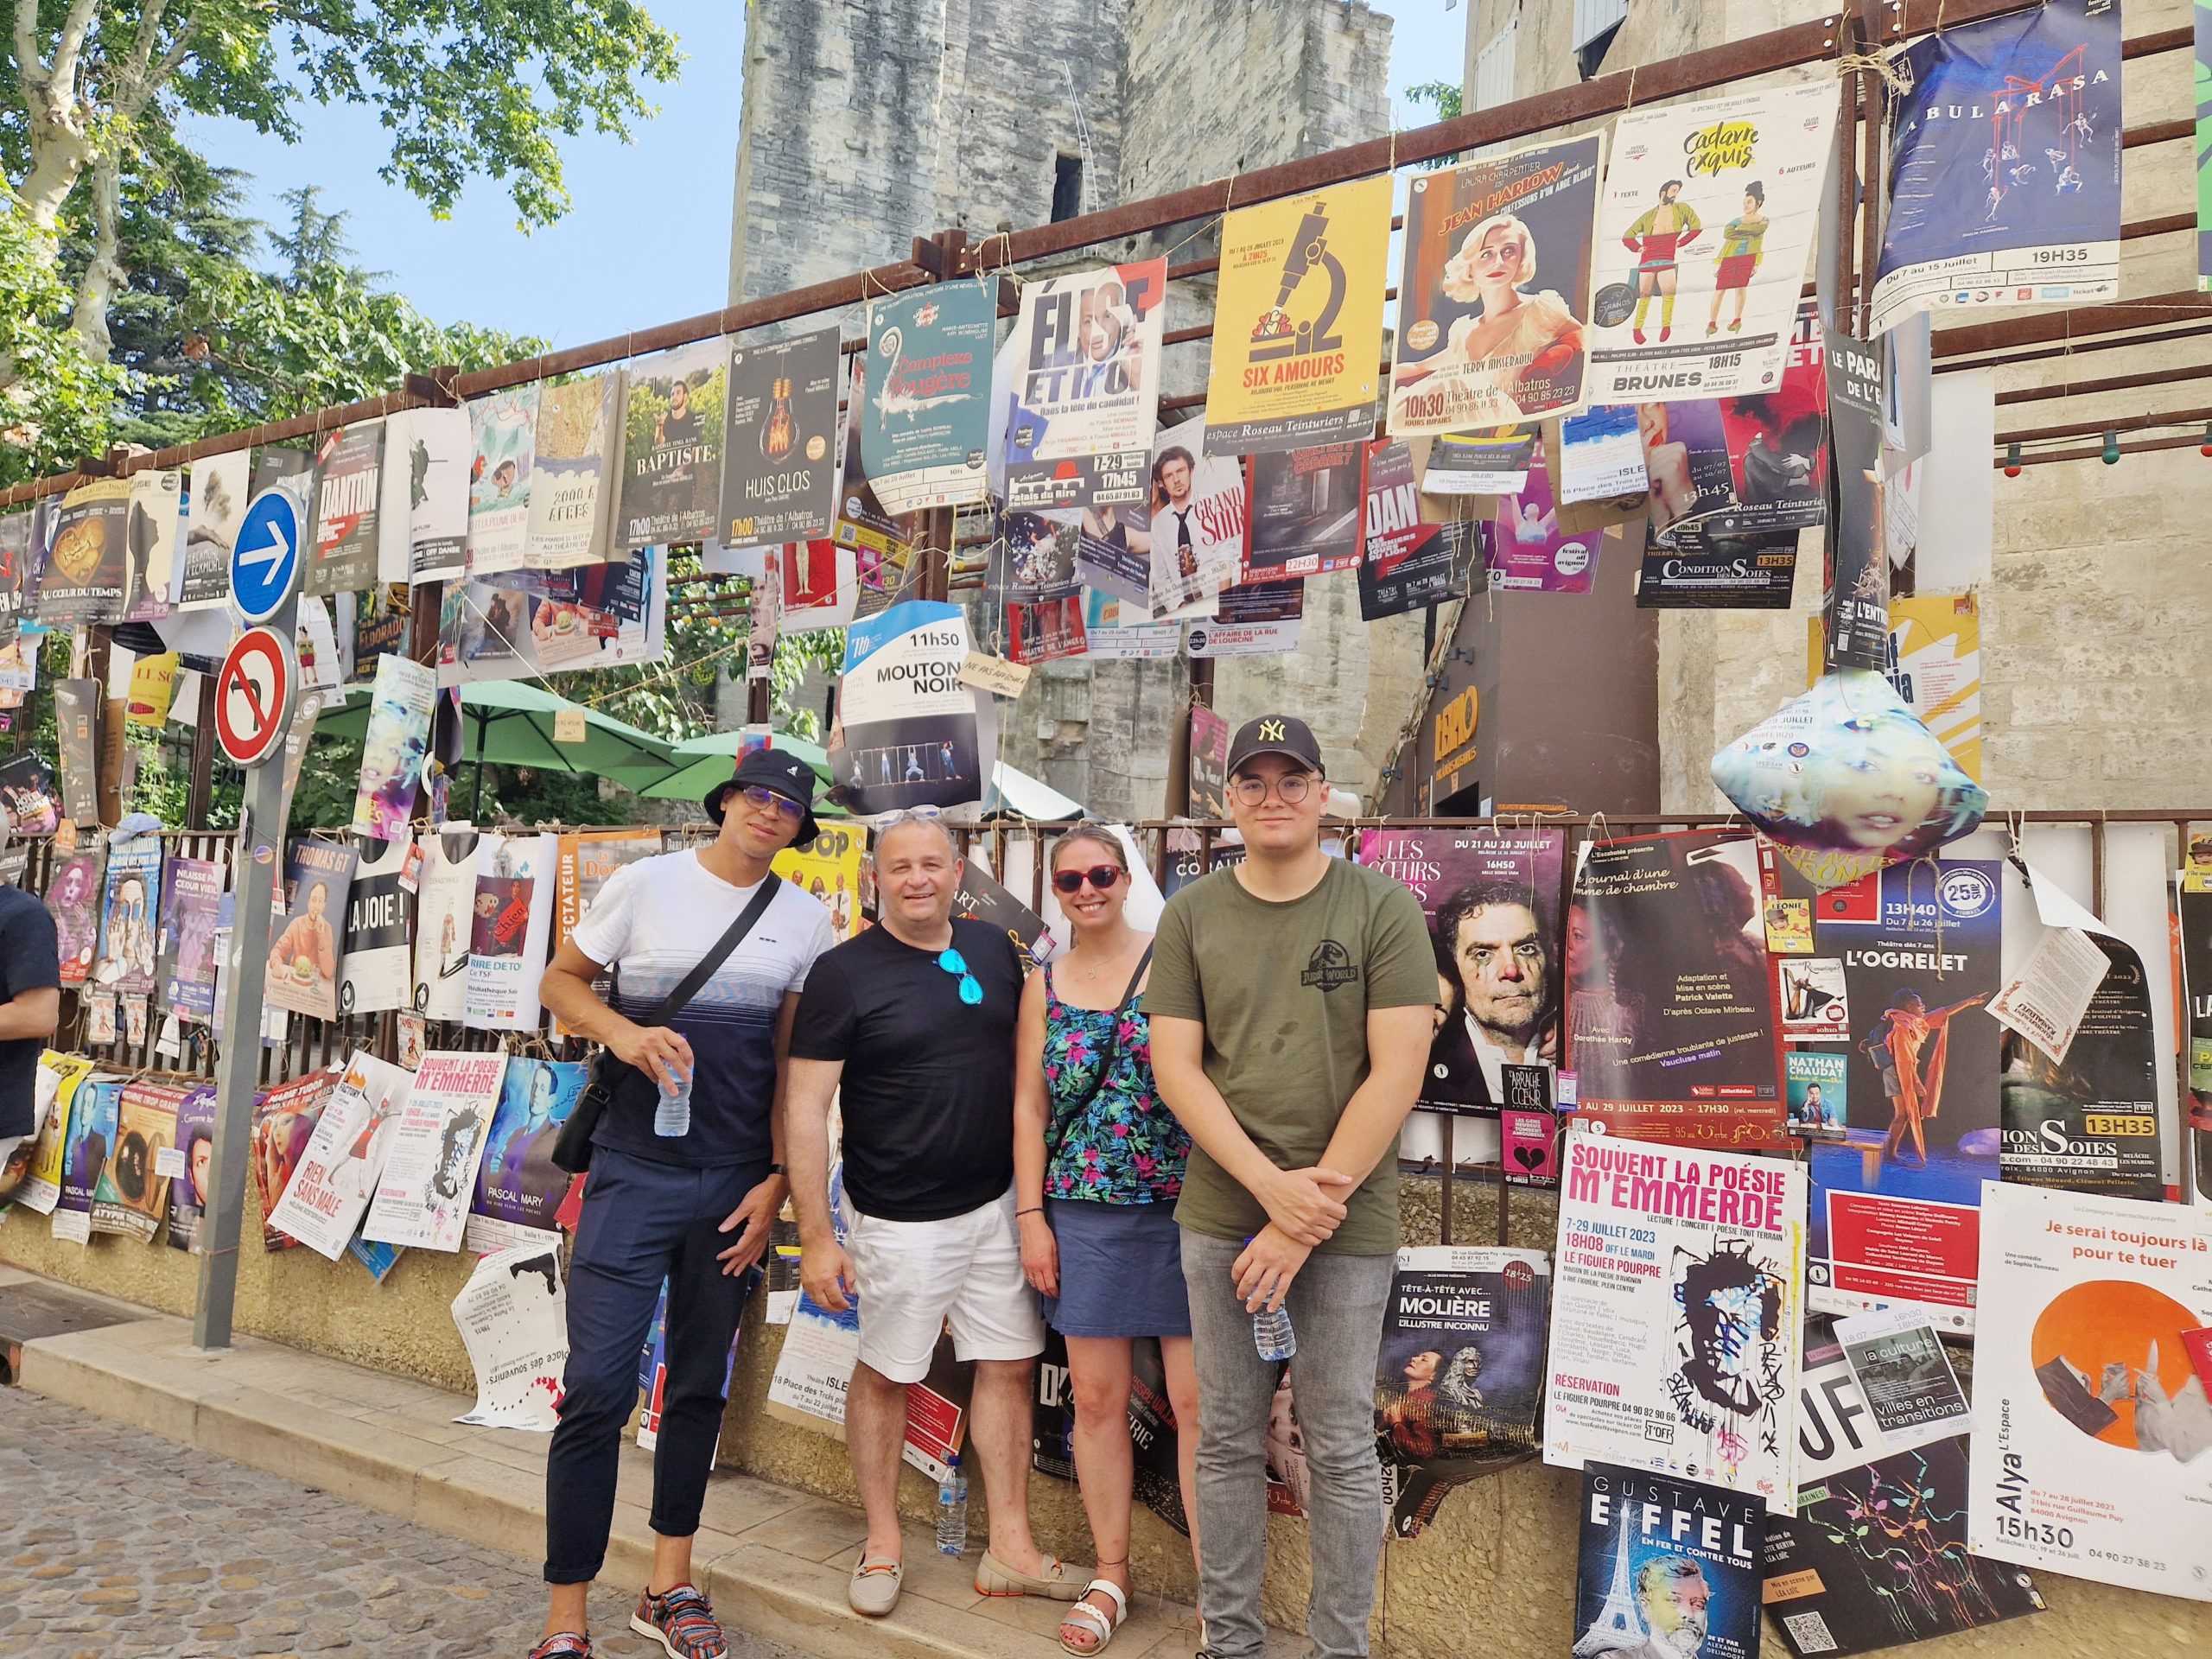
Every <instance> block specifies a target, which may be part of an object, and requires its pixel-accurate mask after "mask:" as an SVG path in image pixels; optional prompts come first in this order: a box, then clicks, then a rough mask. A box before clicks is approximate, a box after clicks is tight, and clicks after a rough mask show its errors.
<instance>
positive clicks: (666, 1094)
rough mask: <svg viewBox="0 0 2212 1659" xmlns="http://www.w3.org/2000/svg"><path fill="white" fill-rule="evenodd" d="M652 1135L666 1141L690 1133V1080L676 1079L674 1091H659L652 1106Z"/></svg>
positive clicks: (684, 1078)
mask: <svg viewBox="0 0 2212 1659" xmlns="http://www.w3.org/2000/svg"><path fill="white" fill-rule="evenodd" d="M653 1133H654V1134H655V1135H660V1136H662V1137H664V1139H667V1140H671V1141H672V1140H675V1139H677V1138H678V1137H679V1136H683V1135H689V1134H690V1133H691V1079H690V1078H689V1077H678V1078H677V1080H676V1089H675V1091H674V1092H673V1093H671V1092H670V1091H669V1090H667V1089H663V1090H661V1091H660V1097H659V1099H658V1101H656V1102H655V1103H654V1105H653Z"/></svg>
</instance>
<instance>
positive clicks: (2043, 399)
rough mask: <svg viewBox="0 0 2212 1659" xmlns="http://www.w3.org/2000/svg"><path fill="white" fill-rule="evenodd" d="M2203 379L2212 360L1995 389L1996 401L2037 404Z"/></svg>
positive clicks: (2211, 375)
mask: <svg viewBox="0 0 2212 1659" xmlns="http://www.w3.org/2000/svg"><path fill="white" fill-rule="evenodd" d="M2198 332H2200V333H2201V332H2205V331H2202V330H2200V331H2198ZM2056 355H2058V353H2049V352H2043V353H2037V356H2041V357H2050V356H2056ZM2203 379H2212V363H2204V364H2200V365H2197V366H2196V367H2194V368H2181V369H2152V371H2150V372H2148V373H2146V374H2115V375H2111V376H2108V377H2107V378H2104V379H2102V380H2071V381H2067V382H2065V383H2063V384H2062V385H2056V386H2022V387H2020V388H2019V389H2018V391H2000V392H1999V393H1998V394H1997V401H1998V403H1999V404H2000V405H2002V404H2041V403H2048V402H2049V401H2050V399H2052V398H2054V397H2095V396H2096V395H2097V394H2098V393H2099V392H2101V391H2133V390H2134V389H2135V388H2136V387H2138V386H2164V385H2171V384H2172V383H2173V382H2175V381H2177V380H2203Z"/></svg>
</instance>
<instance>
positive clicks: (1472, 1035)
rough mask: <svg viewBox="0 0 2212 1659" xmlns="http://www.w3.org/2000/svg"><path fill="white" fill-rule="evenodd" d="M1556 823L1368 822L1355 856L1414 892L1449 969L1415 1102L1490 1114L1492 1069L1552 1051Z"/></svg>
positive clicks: (1557, 987)
mask: <svg viewBox="0 0 2212 1659" xmlns="http://www.w3.org/2000/svg"><path fill="white" fill-rule="evenodd" d="M1566 842H1567V836H1566V833H1565V832H1564V831H1563V830H1559V829H1536V830H1533V831H1528V832H1524V833H1521V834H1497V835H1494V834H1492V833H1491V832H1490V831H1489V830H1487V829H1483V830H1477V829H1368V830H1364V831H1363V832H1362V833H1361V836H1360V843H1359V861H1360V862H1361V863H1362V864H1363V865H1365V866H1367V867H1368V868H1370V869H1374V870H1380V871H1381V872H1382V873H1383V874H1385V875H1387V876H1390V877H1392V878H1394V879H1395V880H1399V881H1402V882H1404V883H1405V884H1406V886H1407V887H1409V888H1411V889H1412V890H1413V893H1414V897H1415V898H1416V899H1420V900H1421V913H1422V914H1423V915H1424V916H1425V917H1427V920H1428V931H1429V937H1430V939H1431V941H1432V942H1433V944H1434V945H1435V948H1436V960H1437V961H1438V963H1440V964H1441V963H1449V964H1450V966H1449V968H1448V969H1445V968H1442V967H1440V969H1439V970H1438V983H1439V984H1440V985H1441V984H1442V983H1443V982H1444V980H1445V978H1446V976H1448V977H1449V978H1450V980H1451V982H1452V985H1451V996H1450V1000H1449V1001H1447V1002H1446V1004H1445V1009H1444V1023H1443V1024H1442V1025H1441V1026H1440V1027H1438V1029H1437V1033H1436V1037H1435V1040H1434V1041H1433V1043H1432V1044H1431V1045H1430V1046H1429V1052H1428V1067H1427V1073H1426V1075H1425V1076H1424V1077H1423V1079H1422V1083H1421V1104H1422V1105H1423V1106H1424V1107H1430V1108H1434V1109H1439V1110H1444V1111H1450V1112H1453V1113H1457V1114H1459V1115H1462V1116H1484V1117H1489V1116H1496V1115H1497V1111H1498V1110H1499V1109H1500V1108H1502V1107H1503V1105H1504V1104H1505V1090H1504V1079H1503V1071H1502V1068H1503V1066H1505V1065H1527V1064H1529V1063H1532V1062H1536V1061H1541V1060H1545V1059H1548V1058H1551V1057H1552V1056H1553V1055H1555V1054H1556V1053H1557V1052H1559V1051H1558V1041H1559V1016H1560V1007H1562V1005H1563V1004H1564V1001H1565V997H1564V995H1563V992H1564V991H1565V989H1566V976H1565V974H1564V973H1563V971H1562V968H1561V963H1560V956H1561V951H1560V931H1559V925H1558V918H1557V917H1556V915H1555V914H1554V912H1556V911H1557V909H1558V907H1559V906H1558V899H1559V872H1560V858H1561V857H1562V856H1563V855H1564V853H1565V849H1566Z"/></svg>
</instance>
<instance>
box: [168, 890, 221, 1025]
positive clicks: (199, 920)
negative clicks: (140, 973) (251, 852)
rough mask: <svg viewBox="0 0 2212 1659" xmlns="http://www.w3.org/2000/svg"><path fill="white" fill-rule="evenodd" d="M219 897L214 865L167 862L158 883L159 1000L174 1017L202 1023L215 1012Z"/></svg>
mask: <svg viewBox="0 0 2212 1659" xmlns="http://www.w3.org/2000/svg"><path fill="white" fill-rule="evenodd" d="M222 899H223V867H222V866H221V865H220V864H218V863H216V862H215V861H214V860H213V859H207V858H172V859H171V860H169V861H168V872H167V874H166V875H165V876H164V877H163V879H162V905H161V918H162V935H161V941H160V944H161V957H160V962H159V964H158V976H159V978H160V980H161V982H162V1001H163V1002H164V1003H165V1004H166V1005H167V1006H168V1009H169V1011H170V1012H171V1013H173V1014H176V1015H177V1016H178V1017H179V1018H180V1019H183V1020H198V1021H199V1022H200V1023H201V1024H203V1025H204V1024H206V1023H207V1020H209V1018H210V1017H211V1016H212V1015H213V1013H214V1009H215V918H216V912H217V911H218V910H219V908H220V907H221V905H222Z"/></svg>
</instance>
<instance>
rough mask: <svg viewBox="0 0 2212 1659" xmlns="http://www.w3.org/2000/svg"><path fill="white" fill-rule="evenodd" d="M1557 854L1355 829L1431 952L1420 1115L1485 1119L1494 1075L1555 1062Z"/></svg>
mask: <svg viewBox="0 0 2212 1659" xmlns="http://www.w3.org/2000/svg"><path fill="white" fill-rule="evenodd" d="M1223 738H1224V742H1225V741H1226V738H1227V733H1226V731H1225V730H1224V733H1223ZM1566 846H1567V834H1566V831H1564V830H1560V829H1536V830H1532V831H1522V832H1519V833H1496V834H1493V833H1492V832H1491V831H1490V830H1488V829H1366V830H1363V831H1361V833H1360V841H1359V861H1360V862H1361V863H1362V864H1363V865H1365V866H1366V867H1367V868H1370V869H1374V870H1379V871H1381V872H1382V873H1383V874H1385V875H1387V876H1389V877H1391V878H1392V879H1393V880H1398V881H1402V882H1403V883H1404V884H1405V885H1406V886H1407V887H1409V888H1410V889H1412V891H1413V894H1414V897H1415V898H1416V899H1420V900H1421V913H1422V915H1423V916H1425V917H1426V918H1427V921H1428V931H1429V939H1430V943H1431V944H1433V946H1434V947H1435V951H1436V962H1437V986H1438V989H1439V991H1440V993H1441V994H1442V999H1443V1000H1442V1001H1440V1003H1439V1004H1438V1007H1437V1027H1436V1034H1435V1037H1434V1039H1433V1041H1432V1043H1431V1044H1430V1046H1429V1052H1428V1066H1427V1071H1426V1073H1425V1075H1424V1077H1423V1079H1422V1082H1421V1105H1422V1106H1423V1107H1425V1108H1431V1109H1437V1110H1441V1111H1447V1112H1451V1113H1453V1114H1456V1115H1459V1116H1482V1117H1491V1116H1496V1115H1497V1111H1498V1110H1499V1109H1500V1108H1502V1107H1503V1106H1504V1105H1505V1103H1506V1098H1505V1083H1504V1071H1503V1068H1504V1067H1506V1066H1508V1065H1529V1064H1535V1063H1540V1062H1544V1061H1555V1060H1556V1059H1557V1058H1558V1057H1559V1037H1560V1030H1559V1026H1560V1009H1561V1008H1562V1007H1564V1006H1565V1005H1566V1001H1567V997H1566V991H1567V985H1568V983H1569V982H1570V981H1571V979H1572V976H1573V971H1574V969H1575V968H1576V966H1578V965H1580V963H1579V961H1578V957H1577V954H1576V947H1575V946H1574V945H1573V944H1572V943H1569V942H1567V941H1565V940H1563V939H1562V936H1561V932H1560V923H1559V918H1558V915H1557V912H1558V909H1559V877H1560V860H1561V858H1562V857H1563V856H1564V855H1565V852H1566Z"/></svg>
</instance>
